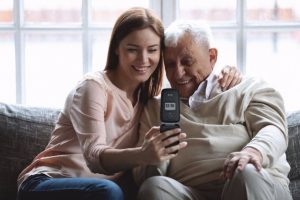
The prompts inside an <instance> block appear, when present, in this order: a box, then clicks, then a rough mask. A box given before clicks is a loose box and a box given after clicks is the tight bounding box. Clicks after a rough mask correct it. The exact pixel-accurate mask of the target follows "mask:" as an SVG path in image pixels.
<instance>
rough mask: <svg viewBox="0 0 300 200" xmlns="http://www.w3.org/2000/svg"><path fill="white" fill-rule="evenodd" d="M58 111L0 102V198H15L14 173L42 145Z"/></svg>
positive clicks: (32, 156) (47, 138)
mask: <svg viewBox="0 0 300 200" xmlns="http://www.w3.org/2000/svg"><path fill="white" fill-rule="evenodd" d="M59 112H60V110H59V109H50V108H37V107H25V106H19V105H7V104H2V103H0V138H1V139H0V199H3V200H4V199H8V200H10V199H16V191H17V187H16V181H17V176H18V175H19V173H20V172H21V171H22V170H23V169H24V168H25V167H26V166H27V165H29V164H30V163H31V162H32V160H33V158H34V157H35V156H36V155H37V154H38V153H39V152H41V151H42V150H43V149H44V148H45V147H46V145H47V143H48V141H49V138H50V133H51V131H52V130H53V128H54V123H55V121H56V120H57V117H58V114H59Z"/></svg>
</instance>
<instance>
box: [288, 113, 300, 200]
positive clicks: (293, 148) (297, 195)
mask: <svg viewBox="0 0 300 200" xmlns="http://www.w3.org/2000/svg"><path fill="white" fill-rule="evenodd" d="M287 121H288V129H289V146H288V149H287V151H286V155H287V160H288V162H289V163H290V165H291V171H290V173H289V179H290V180H291V184H290V189H291V192H292V194H293V197H294V199H300V111H295V112H291V113H288V114H287Z"/></svg>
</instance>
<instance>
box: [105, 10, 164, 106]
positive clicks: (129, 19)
mask: <svg viewBox="0 0 300 200" xmlns="http://www.w3.org/2000/svg"><path fill="white" fill-rule="evenodd" d="M144 28H152V30H153V31H154V32H155V33H156V34H157V35H158V36H159V37H160V59H159V63H158V66H157V68H156V69H155V71H154V72H153V74H152V75H151V76H150V78H149V79H148V80H147V81H146V82H144V83H143V84H141V93H140V98H139V99H140V102H142V103H144V104H146V103H147V101H148V99H149V98H152V97H154V96H156V95H158V94H159V93H160V90H161V87H162V81H163V59H162V45H163V37H164V27H163V24H162V22H161V20H160V19H159V18H158V17H157V16H156V15H155V14H154V12H153V11H152V10H149V9H146V8H140V7H135V8H131V9H129V10H127V11H125V12H124V13H123V14H122V15H121V16H120V17H119V18H118V19H117V21H116V23H115V25H114V28H113V30H112V34H111V38H110V43H109V49H108V55H107V60H106V65H105V70H107V71H111V70H114V69H116V68H117V66H118V64H119V59H118V56H117V55H116V53H115V50H116V49H117V47H118V46H119V44H120V42H121V41H122V40H123V39H124V38H125V37H126V36H127V35H128V34H130V33H131V32H133V31H136V30H140V29H144Z"/></svg>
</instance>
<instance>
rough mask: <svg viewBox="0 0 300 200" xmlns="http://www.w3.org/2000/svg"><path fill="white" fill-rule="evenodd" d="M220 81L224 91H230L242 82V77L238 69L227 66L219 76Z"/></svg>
mask: <svg viewBox="0 0 300 200" xmlns="http://www.w3.org/2000/svg"><path fill="white" fill-rule="evenodd" d="M218 81H219V84H220V85H221V87H222V89H223V90H228V89H230V88H232V87H233V86H235V85H237V84H239V83H240V82H241V81H242V75H241V72H240V70H239V69H238V68H236V67H233V66H229V65H227V66H225V67H224V68H223V69H222V70H221V73H220V74H219V75H218Z"/></svg>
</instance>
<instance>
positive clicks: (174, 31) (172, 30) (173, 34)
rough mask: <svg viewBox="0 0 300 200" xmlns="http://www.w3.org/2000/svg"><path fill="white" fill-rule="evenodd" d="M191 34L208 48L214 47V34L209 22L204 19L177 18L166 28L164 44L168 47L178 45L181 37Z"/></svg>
mask: <svg viewBox="0 0 300 200" xmlns="http://www.w3.org/2000/svg"><path fill="white" fill-rule="evenodd" d="M185 33H189V34H191V36H192V37H193V39H194V41H195V42H196V43H197V44H199V45H200V46H205V47H207V48H208V49H210V48H212V47H213V45H214V44H213V36H212V33H211V29H210V27H209V26H208V24H207V23H206V22H204V21H191V20H177V21H174V22H172V23H171V24H170V25H169V26H168V28H167V29H166V30H165V39H164V44H165V46H166V47H176V46H177V42H178V40H179V38H180V37H182V36H183V35H184V34H185Z"/></svg>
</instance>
